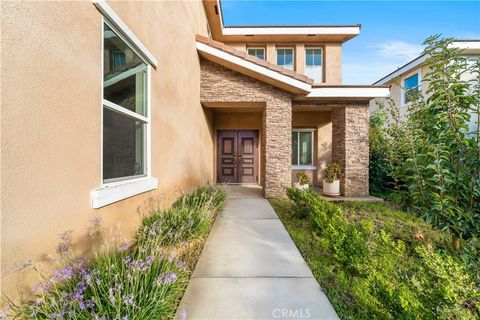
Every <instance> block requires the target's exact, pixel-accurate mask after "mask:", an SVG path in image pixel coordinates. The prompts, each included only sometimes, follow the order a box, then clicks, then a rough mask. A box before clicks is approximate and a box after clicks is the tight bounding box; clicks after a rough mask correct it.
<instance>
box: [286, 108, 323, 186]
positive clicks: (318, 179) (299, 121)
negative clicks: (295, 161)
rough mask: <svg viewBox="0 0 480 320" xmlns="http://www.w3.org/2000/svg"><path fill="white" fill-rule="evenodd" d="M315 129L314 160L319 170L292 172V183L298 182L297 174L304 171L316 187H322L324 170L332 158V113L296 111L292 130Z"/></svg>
mask: <svg viewBox="0 0 480 320" xmlns="http://www.w3.org/2000/svg"><path fill="white" fill-rule="evenodd" d="M301 128H314V129H315V133H314V150H313V153H314V159H315V166H316V167H317V170H292V181H297V177H296V173H297V172H298V171H303V172H305V173H307V175H309V178H310V181H312V182H313V185H315V186H321V185H322V179H323V173H322V171H323V169H325V168H326V167H327V165H328V163H329V162H330V160H331V157H332V122H331V119H330V111H322V112H320V111H319V112H317V111H294V112H293V116H292V129H301Z"/></svg>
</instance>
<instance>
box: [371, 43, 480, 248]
mask: <svg viewBox="0 0 480 320" xmlns="http://www.w3.org/2000/svg"><path fill="white" fill-rule="evenodd" d="M452 41H453V40H452V39H441V38H440V37H439V36H433V37H430V38H428V39H427V40H426V41H425V42H424V44H425V50H424V54H425V55H426V56H427V59H426V60H425V64H426V67H427V69H429V72H428V73H426V74H425V76H424V77H423V79H422V83H421V86H422V87H423V88H426V89H425V90H424V91H425V92H424V94H422V93H421V92H420V91H418V92H417V93H416V95H415V97H414V98H413V99H412V101H411V103H409V105H408V107H407V114H408V116H407V117H404V118H401V117H399V106H394V105H390V106H389V107H388V108H389V111H390V112H391V118H392V119H393V121H392V122H389V123H388V124H387V126H386V127H381V124H379V123H378V121H377V123H376V124H374V126H373V127H372V133H373V136H372V138H373V140H372V143H375V144H374V145H373V147H372V149H371V150H372V154H371V158H373V160H374V161H373V163H372V165H376V166H378V167H381V166H382V165H383V161H384V160H383V159H386V160H387V162H388V166H387V167H388V170H389V172H388V174H389V175H390V176H391V177H392V178H393V179H394V181H395V194H396V197H397V199H399V200H400V201H401V203H402V205H403V206H404V207H405V208H408V209H409V210H411V211H413V212H416V213H417V214H419V215H421V216H422V217H424V219H425V220H426V221H428V222H429V223H431V224H432V225H434V226H435V227H436V228H438V229H440V230H446V231H448V232H449V233H450V234H451V235H452V236H453V245H454V246H455V247H456V249H457V250H459V249H460V242H461V241H460V240H461V239H470V238H472V237H477V238H478V237H480V153H479V152H478V150H480V124H477V125H476V126H474V127H473V128H472V127H471V126H469V124H470V121H471V120H472V118H473V120H475V121H478V119H480V59H477V61H476V62H474V63H473V64H471V66H469V65H468V64H467V60H466V59H467V58H466V57H465V56H464V55H463V54H462V53H461V50H459V49H458V48H454V46H452ZM466 72H469V73H470V74H471V75H472V76H473V79H472V80H471V81H466V80H464V77H463V75H464V74H465V73H466ZM379 127H380V129H379ZM377 133H379V134H378V135H377ZM385 150H386V152H385ZM385 156H386V157H385ZM375 158H378V159H380V160H378V161H379V162H376V161H377V160H376V159H375ZM379 163H381V164H379ZM379 171H382V168H374V170H372V171H371V172H372V175H378V176H371V178H372V179H371V181H373V185H372V186H378V185H379V184H380V183H379V182H376V180H378V179H381V176H382V175H383V173H381V172H380V173H378V172H379ZM382 172H383V171H382ZM385 181H386V180H385Z"/></svg>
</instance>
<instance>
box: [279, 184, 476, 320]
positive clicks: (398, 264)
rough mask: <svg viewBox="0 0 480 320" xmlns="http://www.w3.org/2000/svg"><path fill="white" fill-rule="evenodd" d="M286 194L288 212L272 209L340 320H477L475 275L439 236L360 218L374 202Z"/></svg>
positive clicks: (422, 227)
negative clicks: (301, 215)
mask: <svg viewBox="0 0 480 320" xmlns="http://www.w3.org/2000/svg"><path fill="white" fill-rule="evenodd" d="M287 195H288V196H289V198H290V200H291V203H290V206H288V205H286V204H283V206H281V207H279V206H278V205H276V204H275V202H274V203H273V204H274V207H276V209H277V212H278V213H279V215H280V217H281V218H282V220H283V221H284V223H285V224H286V226H287V229H288V230H289V232H290V233H291V235H292V238H293V239H294V241H295V242H296V244H297V246H298V247H299V249H300V250H301V251H302V254H303V255H304V256H305V258H306V260H307V262H308V263H309V265H310V267H311V268H312V271H313V273H314V275H315V276H316V277H317V279H318V280H319V282H320V284H321V285H322V287H323V288H324V289H325V291H326V292H327V295H328V296H329V298H330V300H331V301H332V304H333V305H334V307H335V309H336V310H337V312H338V313H339V315H340V316H341V318H349V319H417V318H419V319H439V318H440V319H478V318H479V316H478V315H479V311H480V295H479V290H478V289H479V287H480V282H478V278H476V276H477V275H478V269H477V270H475V269H473V268H472V267H471V266H470V264H469V263H465V262H464V261H463V259H462V258H461V256H460V255H458V254H457V252H455V251H454V250H451V249H448V248H447V247H445V246H444V243H445V238H446V237H445V236H444V235H441V232H440V231H435V230H432V229H431V228H430V227H429V226H428V224H426V223H424V222H421V221H416V220H415V218H414V217H411V216H409V215H407V214H400V213H398V212H388V213H387V212H385V213H384V214H385V215H386V214H388V215H390V216H391V217H390V218H383V217H382V216H379V215H378V214H377V213H371V214H370V215H367V214H365V213H362V212H361V211H362V210H363V211H371V210H372V209H378V208H379V207H380V205H378V204H377V205H365V204H363V205H361V204H352V205H345V206H342V205H336V204H333V203H331V202H327V201H324V200H322V199H321V198H320V197H319V195H318V194H316V193H315V192H312V191H308V190H306V191H303V190H295V191H293V190H290V189H288V190H287ZM384 210H386V209H384ZM298 211H300V212H302V213H304V214H306V217H307V219H305V218H299V215H298V214H297V212H298ZM353 211H354V212H356V214H354V213H352V212H353ZM288 212H291V215H290V213H288ZM400 228H402V229H406V230H402V231H399V230H397V229H400ZM389 230H392V231H394V232H393V233H390V232H389ZM414 237H418V238H419V239H413V238H414ZM425 237H428V238H427V239H425ZM420 238H421V239H420ZM434 246H435V247H434ZM467 247H468V246H467ZM477 249H478V248H477Z"/></svg>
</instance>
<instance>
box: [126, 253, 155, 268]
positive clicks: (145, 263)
mask: <svg viewBox="0 0 480 320" xmlns="http://www.w3.org/2000/svg"><path fill="white" fill-rule="evenodd" d="M153 261H155V256H148V257H147V258H146V259H145V260H142V259H138V260H133V261H132V260H131V258H130V257H125V258H123V263H125V264H127V265H128V267H129V268H130V270H132V271H133V272H136V271H141V272H145V271H147V269H148V268H149V267H150V265H151V264H152V263H153Z"/></svg>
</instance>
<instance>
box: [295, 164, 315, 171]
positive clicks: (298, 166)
mask: <svg viewBox="0 0 480 320" xmlns="http://www.w3.org/2000/svg"><path fill="white" fill-rule="evenodd" d="M292 170H317V167H316V166H307V165H293V166H292Z"/></svg>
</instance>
